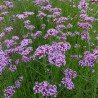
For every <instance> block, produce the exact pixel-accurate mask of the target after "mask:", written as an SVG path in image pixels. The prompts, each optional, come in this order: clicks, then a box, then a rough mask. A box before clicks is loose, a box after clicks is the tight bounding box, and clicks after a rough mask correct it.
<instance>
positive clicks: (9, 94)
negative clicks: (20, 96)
mask: <svg viewBox="0 0 98 98" xmlns="http://www.w3.org/2000/svg"><path fill="white" fill-rule="evenodd" d="M14 93H15V86H8V87H7V88H6V89H5V90H4V96H5V98H11V97H12V96H13V95H14Z"/></svg>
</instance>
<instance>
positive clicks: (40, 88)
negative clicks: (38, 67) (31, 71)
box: [33, 81, 57, 97]
mask: <svg viewBox="0 0 98 98" xmlns="http://www.w3.org/2000/svg"><path fill="white" fill-rule="evenodd" d="M33 90H34V92H35V93H42V95H43V96H45V97H48V96H54V97H56V96H57V87H56V86H55V85H51V84H49V83H48V82H47V81H43V82H41V83H38V82H36V83H35V86H34V87H33Z"/></svg>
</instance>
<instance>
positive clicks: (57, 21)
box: [53, 17, 68, 23]
mask: <svg viewBox="0 0 98 98" xmlns="http://www.w3.org/2000/svg"><path fill="white" fill-rule="evenodd" d="M67 20H68V18H66V17H60V18H55V19H53V22H54V23H64V22H66V21H67Z"/></svg>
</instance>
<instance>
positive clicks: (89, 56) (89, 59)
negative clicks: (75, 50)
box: [79, 51, 97, 67]
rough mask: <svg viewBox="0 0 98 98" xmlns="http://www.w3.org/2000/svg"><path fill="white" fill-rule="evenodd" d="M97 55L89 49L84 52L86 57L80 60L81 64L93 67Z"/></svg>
mask: <svg viewBox="0 0 98 98" xmlns="http://www.w3.org/2000/svg"><path fill="white" fill-rule="evenodd" d="M96 59H97V56H96V55H95V54H93V53H90V52H89V51H85V52H84V59H83V60H80V61H79V64H80V65H81V66H83V67H84V66H90V67H93V66H94V64H95V62H96Z"/></svg>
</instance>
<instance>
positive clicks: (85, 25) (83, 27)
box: [78, 22, 92, 30]
mask: <svg viewBox="0 0 98 98" xmlns="http://www.w3.org/2000/svg"><path fill="white" fill-rule="evenodd" d="M78 26H79V27H80V28H82V29H86V30H89V29H91V28H92V25H91V24H89V23H87V22H86V23H85V22H84V23H78Z"/></svg>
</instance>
